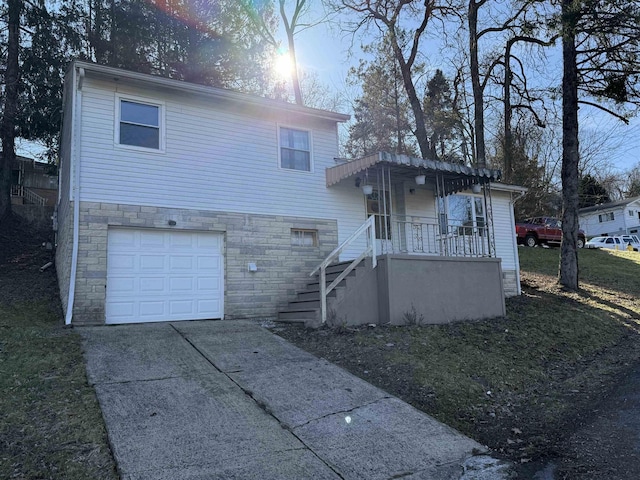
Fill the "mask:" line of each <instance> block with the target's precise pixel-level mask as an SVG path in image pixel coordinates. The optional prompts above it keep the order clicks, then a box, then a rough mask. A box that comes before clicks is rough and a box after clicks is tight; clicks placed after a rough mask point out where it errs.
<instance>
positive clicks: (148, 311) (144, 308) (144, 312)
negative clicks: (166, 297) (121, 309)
mask: <svg viewBox="0 0 640 480" xmlns="http://www.w3.org/2000/svg"><path fill="white" fill-rule="evenodd" d="M138 305H139V306H140V315H141V316H158V315H162V314H163V313H164V310H165V308H164V301H163V300H140V301H138Z"/></svg>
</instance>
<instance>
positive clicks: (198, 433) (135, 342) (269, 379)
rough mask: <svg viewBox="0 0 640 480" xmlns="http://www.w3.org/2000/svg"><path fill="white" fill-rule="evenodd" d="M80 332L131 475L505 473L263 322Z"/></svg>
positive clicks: (117, 449) (124, 473)
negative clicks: (271, 331)
mask: <svg viewBox="0 0 640 480" xmlns="http://www.w3.org/2000/svg"><path fill="white" fill-rule="evenodd" d="M79 330H80V333H81V334H82V336H83V338H84V348H85V358H86V361H87V375H88V378H89V382H90V383H91V384H92V385H93V386H94V387H95V390H96V393H97V396H98V400H99V402H100V406H101V408H102V412H103V416H104V419H105V422H106V425H107V431H108V434H109V441H110V443H111V447H112V450H113V453H114V456H115V459H116V462H117V464H118V468H119V471H120V474H121V477H122V478H123V479H125V480H134V479H135V480H142V479H153V480H163V479H167V480H168V479H172V480H174V479H261V480H267V479H369V480H373V479H391V478H400V477H401V478H406V479H438V480H441V479H459V478H465V479H480V478H487V479H489V478H491V479H496V478H506V474H505V472H506V466H505V465H503V464H501V463H500V462H497V461H495V460H494V459H492V458H490V457H486V456H482V455H481V456H473V454H474V453H478V452H484V451H485V449H484V448H483V447H482V446H481V445H479V444H478V443H476V442H475V441H473V440H471V439H469V438H467V437H465V436H463V435H461V434H460V433H458V432H456V431H454V430H453V429H451V428H449V427H447V426H445V425H443V424H441V423H439V422H437V421H436V420H434V419H433V418H431V417H429V416H428V415H426V414H424V413H422V412H419V411H418V410H416V409H414V408H413V407H411V406H409V405H408V404H406V403H404V402H402V401H400V400H399V399H397V398H395V397H392V396H391V395H389V394H387V393H385V392H383V391H382V390H379V389H377V388H375V387H373V386H371V385H370V384H368V383H366V382H364V381H363V380H361V379H359V378H357V377H354V376H353V375H351V374H349V373H347V372H345V371H344V370H342V369H341V368H339V367H337V366H335V365H333V364H330V363H328V362H326V361H324V360H320V359H318V358H316V357H314V356H312V355H311V354H308V353H306V352H304V351H302V350H300V349H298V348H296V347H295V346H293V345H291V344H289V343H288V342H286V341H285V340H283V339H281V338H280V337H277V336H275V335H273V334H272V333H270V332H269V331H268V330H266V329H263V328H262V327H260V326H258V325H257V324H255V323H251V322H231V321H221V322H176V323H156V324H143V325H128V326H118V327H87V328H81V329H79ZM500 472H502V473H500ZM502 474H505V476H504V477H502Z"/></svg>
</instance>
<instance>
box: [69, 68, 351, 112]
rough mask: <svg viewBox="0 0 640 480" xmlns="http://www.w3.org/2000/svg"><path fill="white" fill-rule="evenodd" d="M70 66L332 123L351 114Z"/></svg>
mask: <svg viewBox="0 0 640 480" xmlns="http://www.w3.org/2000/svg"><path fill="white" fill-rule="evenodd" d="M71 68H82V69H84V71H85V74H86V73H93V74H95V75H98V76H102V77H109V78H111V79H120V78H123V79H127V80H130V81H132V82H137V83H142V84H149V85H156V86H161V87H164V88H169V89H173V90H180V91H185V92H190V93H194V94H198V95H204V96H209V97H214V98H223V99H226V100H230V101H234V102H239V103H244V104H249V105H254V106H257V107H261V108H269V109H272V110H280V111H287V112H290V113H297V114H300V115H306V116H312V117H316V118H322V119H325V120H331V121H334V122H346V121H348V120H349V119H350V118H351V116H350V115H346V114H344V113H337V112H330V111H327V110H319V109H316V108H310V107H303V106H300V105H295V104H291V103H285V102H281V101H278V100H273V99H269V98H263V97H258V96H255V95H250V94H246V93H240V92H235V91H233V90H226V89H223V88H218V87H208V86H205V85H198V84H195V83H188V82H185V81H182V80H175V79H172V78H166V77H160V76H157V75H149V74H146V73H138V72H133V71H130V70H123V69H120V68H114V67H108V66H105V65H98V64H95V63H90V62H83V61H79V60H76V61H74V62H73V64H72V66H71Z"/></svg>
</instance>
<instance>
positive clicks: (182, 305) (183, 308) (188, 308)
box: [169, 300, 196, 315]
mask: <svg viewBox="0 0 640 480" xmlns="http://www.w3.org/2000/svg"><path fill="white" fill-rule="evenodd" d="M193 304H194V301H193V300H174V301H171V302H169V311H170V312H171V315H193V314H195V313H196V312H195V310H194V308H193Z"/></svg>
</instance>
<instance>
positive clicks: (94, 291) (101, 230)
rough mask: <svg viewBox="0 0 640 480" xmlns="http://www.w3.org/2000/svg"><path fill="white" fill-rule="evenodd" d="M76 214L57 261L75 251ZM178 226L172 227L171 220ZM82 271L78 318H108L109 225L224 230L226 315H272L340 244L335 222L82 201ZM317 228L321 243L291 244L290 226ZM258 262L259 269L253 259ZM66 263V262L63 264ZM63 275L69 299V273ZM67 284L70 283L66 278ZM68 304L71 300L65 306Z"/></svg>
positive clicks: (99, 320) (100, 320)
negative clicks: (251, 267) (250, 268)
mask: <svg viewBox="0 0 640 480" xmlns="http://www.w3.org/2000/svg"><path fill="white" fill-rule="evenodd" d="M70 217H71V215H69V218H67V222H65V224H64V225H63V226H62V227H63V228H61V231H60V232H59V233H60V236H61V237H62V238H60V240H61V244H59V247H58V248H59V251H58V259H57V260H58V264H59V265H61V266H64V264H65V260H66V259H67V258H69V256H70V251H71V248H70V240H69V239H70V238H71V237H72V228H67V227H68V226H70V224H71V218H70ZM169 220H173V221H175V223H176V226H174V227H168V221H169ZM79 223H80V225H79V226H80V229H79V245H78V272H77V276H76V294H75V302H74V306H73V320H72V321H73V323H74V324H76V325H83V324H84V325H91V324H92V325H96V324H97V325H100V324H104V323H105V301H106V295H105V293H106V283H107V235H108V230H109V228H110V227H131V228H149V229H153V228H157V229H163V230H166V229H171V230H191V231H201V232H220V233H224V236H225V248H224V256H225V274H224V283H225V291H224V317H225V318H226V319H243V318H262V319H274V318H275V317H276V313H277V311H278V309H279V308H281V307H282V306H284V305H285V304H286V303H287V302H288V301H289V300H291V299H292V298H293V297H294V296H295V293H296V292H297V291H298V290H300V289H301V288H302V287H303V286H304V285H305V284H306V282H307V281H308V275H309V272H310V271H311V270H312V269H313V268H314V267H315V266H316V265H318V264H319V263H320V262H321V261H322V260H323V259H324V258H325V257H326V256H327V255H328V254H329V253H330V252H331V251H332V250H333V249H334V248H335V247H336V246H337V244H338V227H337V222H336V221H333V220H322V219H313V218H304V217H286V216H278V215H255V214H241V213H229V212H213V211H205V210H185V209H173V208H162V207H146V206H139V205H127V204H112V203H97V202H81V203H80V219H79ZM292 228H299V229H311V230H316V231H317V232H318V245H317V246H314V247H298V246H292V245H291V229H292ZM249 262H252V263H255V264H256V265H257V267H258V271H257V272H249V271H248V269H247V264H248V263H249ZM59 268H60V267H59ZM63 272H64V275H60V280H61V297H62V300H63V301H66V296H67V295H68V282H69V275H68V272H67V269H66V268H64V269H63ZM65 282H66V283H65ZM65 306H66V304H65Z"/></svg>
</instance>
